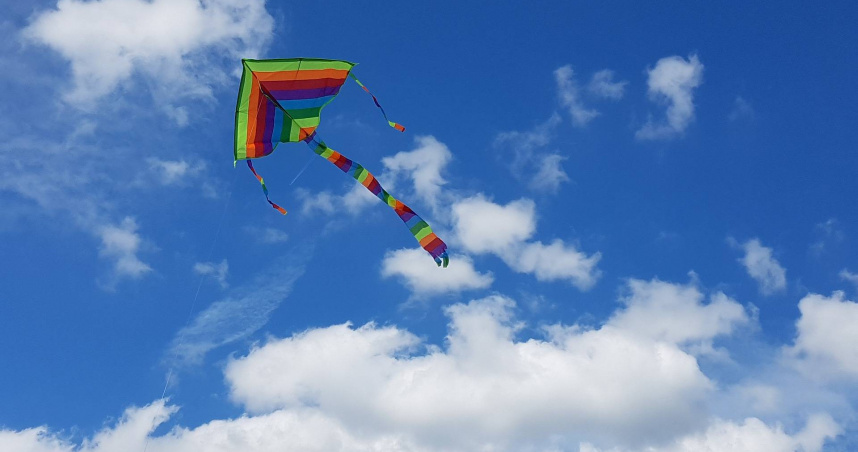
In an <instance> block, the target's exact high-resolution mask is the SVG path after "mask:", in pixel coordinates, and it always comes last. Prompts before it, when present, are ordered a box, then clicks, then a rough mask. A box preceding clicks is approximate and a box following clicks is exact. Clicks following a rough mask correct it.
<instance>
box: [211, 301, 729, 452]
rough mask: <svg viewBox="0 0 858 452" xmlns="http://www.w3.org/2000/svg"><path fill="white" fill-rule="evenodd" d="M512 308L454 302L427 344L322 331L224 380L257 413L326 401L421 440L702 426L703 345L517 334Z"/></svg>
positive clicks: (358, 425)
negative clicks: (441, 342) (443, 340)
mask: <svg viewBox="0 0 858 452" xmlns="http://www.w3.org/2000/svg"><path fill="white" fill-rule="evenodd" d="M513 307H514V303H513V302H512V301H511V300H509V299H507V298H504V297H499V296H495V297H489V298H486V299H483V300H478V301H473V302H471V303H469V304H457V305H454V306H451V307H449V308H448V309H447V310H446V312H447V315H448V316H449V317H450V329H449V335H448V336H447V346H446V347H445V349H444V350H441V349H439V348H438V347H435V346H428V347H427V348H426V350H427V352H426V353H419V351H420V350H421V349H423V347H422V345H423V344H422V343H421V341H420V340H419V339H418V338H417V337H416V336H414V335H413V334H411V333H409V332H408V331H405V330H401V329H398V328H396V327H391V326H385V327H380V326H377V325H374V324H367V325H364V326H362V327H359V328H353V327H351V326H350V325H349V324H344V325H335V326H331V327H327V328H318V329H311V330H308V331H306V332H304V333H301V334H298V335H295V336H292V337H290V338H286V339H281V340H271V341H270V342H268V343H267V344H265V345H264V346H261V347H259V348H257V349H254V350H253V351H251V353H250V354H249V355H248V356H246V357H242V358H239V359H236V360H234V361H231V362H230V363H229V364H228V365H227V367H226V371H225V373H226V379H227V381H228V383H229V384H230V386H231V393H232V398H233V399H234V400H235V401H237V402H239V403H241V404H243V405H244V406H245V407H246V408H247V410H249V411H250V412H251V413H266V412H272V411H276V410H281V409H285V410H301V409H306V408H308V407H315V408H317V409H319V410H320V411H322V412H324V413H326V414H327V415H329V416H331V417H332V418H334V419H337V420H338V421H339V422H341V423H342V424H343V425H345V426H347V427H348V428H349V430H351V431H361V432H374V433H375V434H376V435H379V436H381V435H391V434H393V433H398V434H404V435H406V436H407V437H409V438H411V439H412V440H414V441H415V442H416V443H417V444H420V445H423V446H425V449H423V448H418V449H417V450H437V449H444V450H522V449H526V448H527V447H526V446H527V445H530V446H531V447H532V448H534V449H537V450H541V448H542V447H544V446H546V445H547V444H546V443H549V442H550V441H551V438H556V437H560V438H567V439H570V440H574V439H575V438H582V437H588V438H610V439H613V440H617V441H626V440H628V441H639V440H641V439H642V438H649V439H659V438H662V439H663V438H670V437H671V436H672V435H674V434H676V433H679V432H684V431H688V429H690V428H693V427H694V426H695V425H696V421H695V419H699V417H698V416H699V414H700V402H701V401H702V399H703V397H704V396H705V394H707V393H708V392H709V391H710V390H711V388H712V385H711V383H710V382H709V381H708V379H707V378H706V377H705V376H704V375H703V374H702V373H701V372H700V370H699V369H698V367H697V364H696V361H695V360H694V358H693V357H692V356H690V355H688V354H686V353H684V352H682V351H681V350H680V349H678V348H677V347H676V346H673V345H671V344H667V343H661V342H655V341H650V340H645V339H641V338H640V337H637V336H634V335H631V336H630V335H628V334H626V332H624V331H622V330H621V329H618V328H615V327H611V326H606V327H603V328H601V329H599V330H591V331H587V330H582V329H581V328H578V327H563V326H560V325H555V326H554V327H552V328H549V329H548V331H549V337H548V339H546V340H540V339H529V340H527V341H516V340H515V339H514V335H515V332H516V330H517V329H518V328H519V327H518V326H517V325H518V323H517V322H516V321H515V318H514V315H513V311H512V309H513ZM273 376H276V377H273ZM354 388H360V391H355V390H354ZM644 441H645V440H644Z"/></svg>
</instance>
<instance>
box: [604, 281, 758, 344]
mask: <svg viewBox="0 0 858 452" xmlns="http://www.w3.org/2000/svg"><path fill="white" fill-rule="evenodd" d="M628 292H629V293H628V294H627V295H625V296H624V297H622V298H621V301H622V302H623V304H625V306H626V307H625V308H624V309H621V310H618V311H617V312H615V313H614V315H613V316H612V317H611V319H610V320H609V321H608V324H609V325H613V326H616V327H618V328H621V329H623V330H624V331H630V332H634V333H636V334H639V335H641V336H645V337H648V338H651V339H653V340H657V341H667V342H670V343H674V344H678V345H683V344H691V343H699V342H709V341H711V340H712V339H714V338H715V337H716V336H721V335H728V334H730V333H732V332H733V330H734V329H735V328H736V327H737V326H740V325H744V324H747V323H748V322H749V320H750V319H749V318H748V316H747V314H746V313H745V309H744V308H743V307H742V306H741V305H740V304H739V303H736V302H735V301H733V300H731V299H730V298H729V297H727V296H726V295H724V294H723V293H721V292H718V293H716V294H714V295H712V296H710V297H709V303H707V304H704V303H703V300H704V296H703V294H702V293H701V292H700V290H699V289H698V288H697V287H696V286H695V285H694V284H688V285H682V284H672V283H669V282H664V281H659V280H657V279H654V280H652V281H642V280H638V279H631V280H629V281H628Z"/></svg>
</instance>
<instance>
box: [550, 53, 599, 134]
mask: <svg viewBox="0 0 858 452" xmlns="http://www.w3.org/2000/svg"><path fill="white" fill-rule="evenodd" d="M554 81H555V82H556V83H557V95H558V96H559V97H560V104H561V105H563V106H564V107H566V108H567V110H568V111H569V114H570V115H571V116H572V124H574V125H575V126H577V127H583V126H586V125H587V123H589V122H590V121H591V120H592V119H593V118H595V117H596V116H599V112H598V111H596V110H593V109H588V108H587V107H585V106H584V102H583V101H582V100H581V93H580V89H579V88H578V82H576V81H575V71H574V70H573V69H572V66H571V65H566V66H562V67H559V68H557V69H556V70H554Z"/></svg>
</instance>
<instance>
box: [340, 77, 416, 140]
mask: <svg viewBox="0 0 858 452" xmlns="http://www.w3.org/2000/svg"><path fill="white" fill-rule="evenodd" d="M349 75H350V76H351V78H353V79H354V81H355V82H357V84H358V85H360V87H361V88H363V90H364V91H366V92H367V94H369V95H370V96H372V101H373V102H375V106H376V107H378V109H379V110H381V114H382V115H384V119H386V120H387V123H388V124H390V127H393V128H394V129H396V130H398V131H400V132H405V126H403V125H402V124H399V123H395V122H393V121H391V120H389V119H387V113H385V112H384V108H381V104H379V103H378V99H376V97H375V96H374V95H373V94H372V93H371V92H369V88H367V87H366V86H364V85H363V83H361V82H360V80H358V79H357V77H355V75H354V73H352V72H349Z"/></svg>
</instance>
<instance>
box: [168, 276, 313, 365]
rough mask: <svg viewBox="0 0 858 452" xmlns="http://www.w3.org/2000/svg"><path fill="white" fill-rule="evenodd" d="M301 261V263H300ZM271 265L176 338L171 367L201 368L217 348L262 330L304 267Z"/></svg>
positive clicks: (198, 317)
mask: <svg viewBox="0 0 858 452" xmlns="http://www.w3.org/2000/svg"><path fill="white" fill-rule="evenodd" d="M299 260H300V259H299ZM290 262H292V263H291V264H287V263H284V262H280V263H277V264H275V265H272V268H271V269H269V270H267V271H264V272H262V273H261V274H259V275H258V276H257V277H255V278H254V279H253V281H251V282H250V283H247V284H245V285H242V286H240V287H236V288H235V289H233V290H231V291H230V292H229V293H228V294H227V295H226V296H225V297H224V298H223V299H221V300H218V301H215V302H214V303H212V304H211V305H209V307H207V308H206V309H204V310H203V311H201V312H200V313H199V314H197V315H196V317H194V319H193V320H192V321H191V322H190V323H189V324H188V326H186V327H184V328H182V329H181V330H179V331H178V332H177V333H176V336H175V337H174V338H173V341H172V344H171V345H170V349H169V350H168V351H167V353H166V356H165V359H166V360H167V364H168V365H170V366H171V367H182V366H191V365H197V364H200V363H201V362H202V361H203V359H204V358H205V356H206V354H207V353H208V352H210V351H211V350H214V349H215V348H217V347H220V346H223V345H226V344H229V343H232V342H235V341H238V340H241V339H244V338H247V337H248V336H250V335H251V334H253V333H255V332H256V331H257V330H259V329H260V328H262V327H263V326H264V325H265V324H266V323H268V319H269V317H270V316H271V313H272V312H274V310H275V309H277V307H278V306H280V303H282V302H283V301H284V300H285V299H286V298H287V297H288V296H289V294H290V293H291V292H292V286H293V285H294V283H295V281H297V280H298V278H300V277H301V275H303V273H304V265H303V264H301V263H295V261H294V259H293V261H290Z"/></svg>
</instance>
